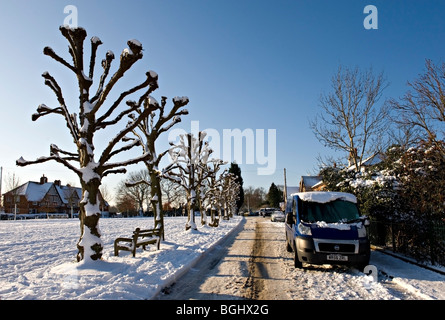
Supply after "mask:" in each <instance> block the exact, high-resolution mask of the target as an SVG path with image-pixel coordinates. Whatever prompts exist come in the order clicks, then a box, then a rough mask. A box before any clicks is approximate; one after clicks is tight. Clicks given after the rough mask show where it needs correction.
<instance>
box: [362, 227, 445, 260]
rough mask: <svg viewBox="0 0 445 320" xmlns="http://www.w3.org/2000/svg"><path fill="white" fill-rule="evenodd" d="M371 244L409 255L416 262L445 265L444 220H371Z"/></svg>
mask: <svg viewBox="0 0 445 320" xmlns="http://www.w3.org/2000/svg"><path fill="white" fill-rule="evenodd" d="M368 231H369V238H370V241H371V244H374V245H377V246H380V247H384V248H386V249H390V250H392V251H393V252H399V253H402V254H405V255H407V256H411V257H413V258H415V259H417V260H418V261H420V262H431V263H432V264H441V265H444V266H445V223H443V222H428V223H425V222H423V223H421V222H419V221H411V222H409V223H403V222H402V223H399V222H398V223H396V222H386V221H385V222H383V221H371V224H370V226H369V229H368Z"/></svg>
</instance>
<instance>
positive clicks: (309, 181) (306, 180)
mask: <svg viewBox="0 0 445 320" xmlns="http://www.w3.org/2000/svg"><path fill="white" fill-rule="evenodd" d="M301 180H302V181H303V184H304V186H305V187H306V188H312V187H313V186H315V185H316V184H317V183H319V182H320V181H322V180H323V178H322V177H320V176H301Z"/></svg>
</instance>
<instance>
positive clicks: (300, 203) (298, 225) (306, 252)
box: [285, 191, 370, 269]
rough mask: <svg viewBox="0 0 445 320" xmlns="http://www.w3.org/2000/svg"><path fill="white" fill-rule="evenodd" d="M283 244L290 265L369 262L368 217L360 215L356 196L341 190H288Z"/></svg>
mask: <svg viewBox="0 0 445 320" xmlns="http://www.w3.org/2000/svg"><path fill="white" fill-rule="evenodd" d="M285 215H286V219H285V230H286V247H287V251H288V252H293V253H294V265H295V267H296V268H301V267H302V266H303V263H310V264H347V265H353V266H357V267H359V268H360V269H362V268H364V267H365V266H366V265H368V264H369V257H370V244H369V239H368V236H367V232H366V226H367V225H368V224H369V220H368V219H367V218H366V217H364V216H360V213H359V210H358V207H357V198H356V197H355V196H354V195H353V194H350V193H344V192H326V191H322V192H302V193H295V194H292V195H291V196H290V197H289V198H288V201H287V206H286V211H285Z"/></svg>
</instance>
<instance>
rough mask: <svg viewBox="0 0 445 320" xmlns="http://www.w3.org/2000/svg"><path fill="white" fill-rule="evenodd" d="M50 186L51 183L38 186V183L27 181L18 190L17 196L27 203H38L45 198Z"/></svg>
mask: <svg viewBox="0 0 445 320" xmlns="http://www.w3.org/2000/svg"><path fill="white" fill-rule="evenodd" d="M52 185H53V184H52V183H48V182H47V183H43V184H40V183H38V182H33V181H28V182H27V183H25V184H23V185H21V186H20V187H19V188H18V189H19V190H18V192H17V195H19V196H25V197H26V199H27V200H28V201H40V200H42V199H43V198H44V197H45V195H46V194H47V193H48V190H49V188H51V186H52Z"/></svg>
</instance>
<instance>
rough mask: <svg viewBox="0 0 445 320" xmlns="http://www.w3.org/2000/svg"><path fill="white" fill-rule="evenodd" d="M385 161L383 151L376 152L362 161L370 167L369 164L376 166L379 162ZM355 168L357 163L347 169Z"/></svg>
mask: <svg viewBox="0 0 445 320" xmlns="http://www.w3.org/2000/svg"><path fill="white" fill-rule="evenodd" d="M382 161H383V156H382V154H381V153H375V154H373V155H372V156H370V157H368V158H366V159H365V160H363V161H362V163H361V166H364V167H368V166H374V165H376V164H379V163H380V162H382ZM352 170H355V164H353V165H351V166H349V167H347V168H346V171H352Z"/></svg>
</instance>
